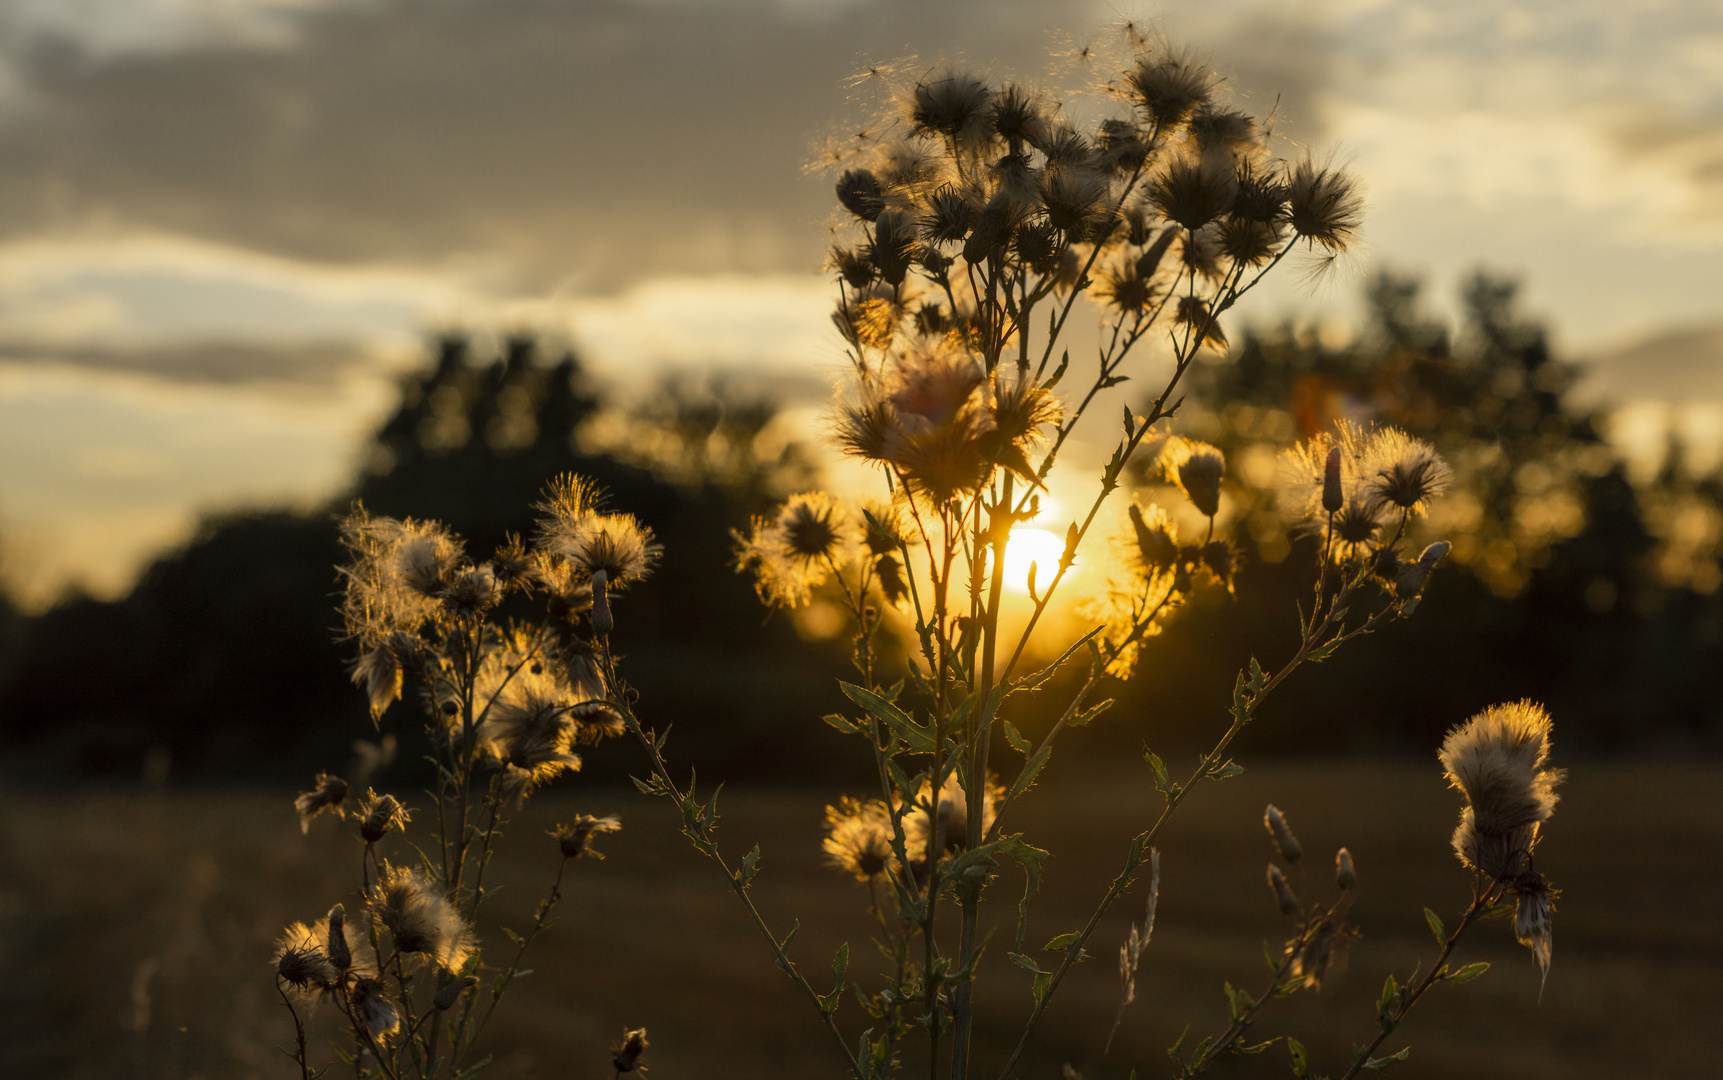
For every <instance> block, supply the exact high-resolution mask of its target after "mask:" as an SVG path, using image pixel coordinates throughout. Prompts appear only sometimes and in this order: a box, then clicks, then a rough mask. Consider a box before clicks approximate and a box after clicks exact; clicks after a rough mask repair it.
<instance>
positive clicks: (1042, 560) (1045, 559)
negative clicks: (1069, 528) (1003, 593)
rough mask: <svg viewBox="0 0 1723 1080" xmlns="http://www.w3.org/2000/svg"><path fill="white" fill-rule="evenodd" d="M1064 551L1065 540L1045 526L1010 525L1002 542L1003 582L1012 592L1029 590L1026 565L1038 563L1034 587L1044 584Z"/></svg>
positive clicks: (1050, 576)
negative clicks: (1008, 535)
mask: <svg viewBox="0 0 1723 1080" xmlns="http://www.w3.org/2000/svg"><path fill="white" fill-rule="evenodd" d="M1064 553H1065V541H1064V540H1062V539H1060V538H1059V536H1058V535H1057V534H1056V533H1051V532H1048V531H1047V530H1046V529H1012V530H1011V539H1010V540H1007V541H1006V542H1005V584H1006V586H1007V587H1009V588H1010V589H1011V590H1013V591H1014V592H1020V593H1026V592H1028V591H1029V567H1030V565H1031V564H1039V566H1040V569H1038V570H1037V571H1036V572H1035V577H1036V585H1037V587H1045V585H1046V583H1047V582H1049V581H1051V580H1052V578H1053V573H1054V571H1055V570H1056V569H1057V568H1058V565H1059V556H1060V555H1063V554H1064Z"/></svg>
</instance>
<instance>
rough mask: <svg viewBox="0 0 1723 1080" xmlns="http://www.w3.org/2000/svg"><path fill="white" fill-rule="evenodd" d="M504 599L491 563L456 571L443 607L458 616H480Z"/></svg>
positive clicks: (443, 597) (443, 598)
mask: <svg viewBox="0 0 1723 1080" xmlns="http://www.w3.org/2000/svg"><path fill="white" fill-rule="evenodd" d="M502 597H503V590H502V585H501V584H500V583H499V582H498V581H497V574H496V570H495V569H493V568H492V567H491V565H490V564H489V563H486V564H484V565H483V566H471V567H467V568H466V569H464V570H458V571H456V572H455V573H454V574H453V575H452V576H451V580H450V581H449V584H448V587H447V588H445V589H444V590H443V593H442V601H443V605H444V606H445V607H447V608H448V609H449V610H450V611H451V612H454V613H455V614H457V615H469V616H470V615H478V614H481V613H483V612H486V611H489V610H490V609H491V608H493V607H496V605H497V601H499V600H501V599H502Z"/></svg>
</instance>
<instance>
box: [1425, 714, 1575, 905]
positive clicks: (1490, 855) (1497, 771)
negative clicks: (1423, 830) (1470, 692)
mask: <svg viewBox="0 0 1723 1080" xmlns="http://www.w3.org/2000/svg"><path fill="white" fill-rule="evenodd" d="M1549 731H1550V718H1549V714H1548V713H1546V712H1545V711H1544V709H1543V707H1542V706H1541V705H1537V704H1534V703H1533V702H1530V701H1521V702H1517V703H1514V704H1510V705H1495V706H1492V707H1490V708H1488V709H1485V710H1484V711H1483V712H1481V713H1479V714H1478V715H1477V716H1474V717H1472V719H1470V720H1468V721H1467V722H1466V723H1464V724H1462V725H1460V726H1458V727H1456V728H1454V729H1453V730H1452V731H1450V732H1448V736H1447V738H1446V739H1444V740H1443V742H1442V750H1441V754H1440V755H1439V756H1440V758H1441V762H1442V767H1443V769H1444V770H1446V772H1447V776H1448V782H1449V783H1450V784H1451V785H1453V786H1454V787H1455V788H1456V789H1458V790H1459V791H1460V792H1461V793H1462V794H1464V795H1465V797H1466V802H1467V803H1468V805H1467V806H1466V808H1465V810H1464V811H1462V813H1461V816H1460V825H1459V828H1457V829H1456V830H1455V832H1454V850H1455V852H1456V853H1457V854H1458V855H1459V857H1460V861H1461V862H1463V863H1465V864H1466V865H1467V866H1471V867H1474V868H1476V869H1478V870H1481V871H1483V872H1484V873H1486V874H1489V875H1491V876H1492V877H1495V878H1497V879H1503V878H1507V877H1512V876H1514V875H1517V874H1518V873H1519V871H1520V870H1522V869H1523V868H1524V861H1525V860H1526V859H1527V858H1529V857H1530V854H1531V850H1532V848H1533V847H1534V846H1535V845H1536V843H1537V839H1538V832H1539V830H1540V828H1541V827H1542V824H1543V822H1545V821H1547V820H1549V817H1550V815H1551V814H1552V813H1554V811H1555V804H1556V802H1557V798H1558V797H1557V795H1556V793H1555V788H1556V785H1557V784H1559V783H1560V782H1561V781H1562V779H1563V776H1564V773H1563V772H1562V770H1560V769H1546V768H1544V767H1543V766H1544V763H1545V762H1546V761H1547V760H1548V758H1549V746H1550V740H1549Z"/></svg>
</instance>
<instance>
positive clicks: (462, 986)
mask: <svg viewBox="0 0 1723 1080" xmlns="http://www.w3.org/2000/svg"><path fill="white" fill-rule="evenodd" d="M478 984H479V977H478V976H477V975H468V976H467V977H466V978H464V979H456V980H455V981H454V982H452V983H450V984H449V985H447V986H445V987H443V988H442V989H441V990H438V991H437V996H436V997H434V998H432V999H431V1004H432V1005H433V1006H435V1008H436V1009H437V1011H438V1012H448V1011H449V1009H450V1008H452V1007H453V1006H454V1004H455V1002H456V1000H458V999H459V998H460V996H461V995H462V994H464V993H466V992H467V991H468V990H471V989H472V988H473V987H475V986H477V985H478Z"/></svg>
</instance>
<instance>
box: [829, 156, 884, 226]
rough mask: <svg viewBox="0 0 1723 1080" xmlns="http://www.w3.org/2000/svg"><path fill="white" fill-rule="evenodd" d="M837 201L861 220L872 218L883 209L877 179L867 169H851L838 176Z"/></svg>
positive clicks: (877, 215)
mask: <svg viewBox="0 0 1723 1080" xmlns="http://www.w3.org/2000/svg"><path fill="white" fill-rule="evenodd" d="M838 202H839V203H841V204H842V205H843V208H844V209H845V210H848V211H849V212H850V213H852V214H854V215H855V216H856V217H858V218H861V219H862V220H863V221H872V220H874V219H875V218H877V217H879V212H880V211H881V210H884V209H885V200H884V199H883V198H881V196H880V189H879V180H878V178H876V177H875V176H874V174H873V173H871V172H869V171H868V170H867V169H851V170H849V171H848V172H846V173H844V174H843V175H842V176H840V177H839V178H838Z"/></svg>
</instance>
